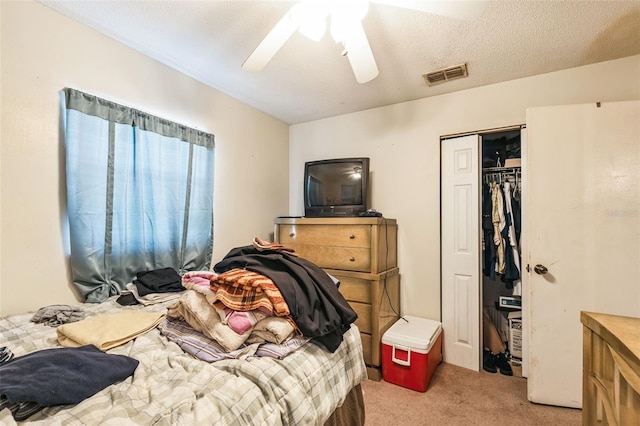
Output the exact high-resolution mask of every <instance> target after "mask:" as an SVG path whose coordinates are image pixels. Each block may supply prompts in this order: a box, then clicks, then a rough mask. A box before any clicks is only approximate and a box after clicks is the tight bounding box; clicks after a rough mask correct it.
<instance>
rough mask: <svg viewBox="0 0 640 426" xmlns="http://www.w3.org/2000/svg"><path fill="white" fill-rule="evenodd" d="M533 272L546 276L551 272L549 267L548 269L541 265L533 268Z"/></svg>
mask: <svg viewBox="0 0 640 426" xmlns="http://www.w3.org/2000/svg"><path fill="white" fill-rule="evenodd" d="M533 270H534V271H535V273H536V274H538V275H544V274H546V273H547V272H549V270H548V269H547V267H546V266H544V265H540V264H537V265H536V266H534V267H533Z"/></svg>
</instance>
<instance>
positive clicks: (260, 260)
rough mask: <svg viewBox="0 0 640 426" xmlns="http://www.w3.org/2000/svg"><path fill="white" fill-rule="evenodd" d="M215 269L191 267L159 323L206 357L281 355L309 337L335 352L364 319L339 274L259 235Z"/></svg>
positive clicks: (182, 343) (167, 333) (175, 338)
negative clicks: (347, 297)
mask: <svg viewBox="0 0 640 426" xmlns="http://www.w3.org/2000/svg"><path fill="white" fill-rule="evenodd" d="M213 269H214V271H213V272H208V271H194V272H187V273H185V274H184V276H183V277H182V286H183V287H184V288H185V289H186V291H185V292H184V294H183V295H182V296H181V297H180V299H179V300H178V301H176V302H175V303H173V304H172V305H171V306H170V307H169V310H168V312H167V317H166V318H165V319H164V320H163V321H162V322H161V323H160V324H159V326H158V327H159V329H160V331H161V332H162V333H163V334H164V335H165V336H166V337H167V338H168V339H169V340H172V341H174V342H176V343H177V344H179V345H180V346H181V347H182V348H183V350H185V351H187V352H189V353H191V354H192V355H194V356H196V357H199V358H201V359H205V360H207V361H215V360H218V359H224V358H242V357H248V356H272V357H277V358H280V357H283V356H285V355H286V354H288V353H290V352H291V351H292V350H295V349H296V348H297V347H299V346H300V345H302V344H304V343H306V342H307V341H312V342H313V343H316V344H317V345H319V346H321V347H323V348H325V349H326V350H328V351H330V352H334V351H335V350H336V349H337V348H338V346H339V345H340V343H341V342H342V336H343V334H344V332H345V331H346V330H348V329H349V327H350V325H351V323H353V322H354V321H355V320H356V318H357V315H356V313H355V312H354V311H353V309H352V308H351V307H350V306H349V304H348V303H347V301H346V300H345V299H344V297H343V296H342V295H341V294H340V292H339V291H338V284H339V283H338V282H337V280H335V279H334V278H332V277H331V276H329V275H328V274H327V273H326V272H324V271H323V270H322V269H320V268H319V267H318V266H316V265H314V264H313V263H311V262H309V261H308V260H306V259H303V258H300V257H298V256H297V255H296V253H295V252H294V251H293V250H291V249H288V248H286V247H283V246H281V245H280V244H277V243H268V242H265V241H263V240H261V239H259V238H255V239H254V240H253V244H252V245H250V246H244V247H238V248H235V249H233V250H231V251H230V252H229V253H228V254H227V255H226V256H225V257H224V258H223V259H222V261H220V262H219V263H218V264H216V265H215V266H214V268H213Z"/></svg>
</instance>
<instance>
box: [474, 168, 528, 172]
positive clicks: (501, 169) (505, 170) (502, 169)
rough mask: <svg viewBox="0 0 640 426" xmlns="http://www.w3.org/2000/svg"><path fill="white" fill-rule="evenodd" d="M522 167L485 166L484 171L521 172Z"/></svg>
mask: <svg viewBox="0 0 640 426" xmlns="http://www.w3.org/2000/svg"><path fill="white" fill-rule="evenodd" d="M521 169H522V167H484V168H483V169H482V173H496V172H507V173H509V172H513V173H515V172H519V171H520V170H521Z"/></svg>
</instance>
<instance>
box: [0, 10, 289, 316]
mask: <svg viewBox="0 0 640 426" xmlns="http://www.w3.org/2000/svg"><path fill="white" fill-rule="evenodd" d="M0 14H1V24H2V25H1V31H2V33H1V36H2V55H1V61H2V62H1V64H2V80H1V89H2V104H1V113H2V129H1V137H2V148H1V163H0V176H1V180H0V183H1V185H2V186H1V197H0V208H1V209H2V210H1V221H0V225H1V226H0V232H1V235H2V240H1V243H0V253H1V254H0V315H8V314H11V313H15V312H22V311H28V310H30V311H33V310H36V309H38V308H40V307H42V306H45V305H48V304H54V303H73V302H75V297H74V293H73V291H72V287H71V286H70V281H71V278H70V272H69V266H68V256H67V254H66V250H67V249H66V248H65V242H66V232H67V230H66V227H65V215H64V208H65V196H66V195H65V189H64V188H65V184H64V174H63V171H64V162H63V158H64V150H63V143H62V140H61V139H60V134H59V117H60V109H59V93H60V91H61V89H63V88H64V87H72V88H76V89H79V90H83V91H85V92H88V93H92V94H95V95H97V96H100V97H104V98H107V99H110V100H113V101H116V102H119V103H122V104H125V105H129V106H132V107H135V108H138V109H141V110H143V111H147V112H149V113H152V114H156V115H159V116H161V117H165V118H168V119H170V120H173V121H176V122H179V123H183V124H186V125H189V126H192V127H195V128H198V129H202V130H204V131H207V132H211V133H213V134H215V136H216V139H215V140H216V171H215V179H216V181H215V195H214V196H215V204H216V206H217V207H216V208H215V224H214V226H215V230H214V232H215V248H214V255H213V260H214V262H216V261H218V260H220V259H221V258H222V256H224V255H225V254H226V253H227V252H228V250H230V249H231V248H233V247H236V246H239V245H246V244H250V242H251V239H252V238H253V237H254V236H261V237H263V238H266V237H268V236H269V233H271V232H272V231H273V218H274V217H276V216H278V215H282V214H284V213H286V212H287V209H288V198H287V197H288V175H287V166H288V140H289V134H288V125H287V124H285V123H283V122H281V121H279V120H276V119H275V118H273V117H270V116H268V115H265V114H264V113H261V112H259V111H257V110H255V109H253V108H250V107H248V106H247V105H245V104H242V103H240V102H238V101H236V100H235V99H233V98H230V97H228V96H227V95H224V94H222V93H221V92H218V91H216V90H214V89H212V88H210V87H208V86H205V85H203V84H201V83H199V82H197V81H195V80H193V79H191V78H189V77H186V76H185V75H183V74H180V73H178V72H177V71H175V70H173V69H171V68H168V67H166V66H164V65H162V64H160V63H158V62H156V61H154V60H152V59H150V58H148V57H146V56H144V55H142V54H141V53H139V52H137V51H135V50H132V49H130V48H127V47H125V46H123V45H122V44H120V43H118V42H116V41H114V40H112V39H110V38H107V37H105V36H103V35H100V34H99V33H97V32H95V31H93V30H91V29H89V28H87V27H85V26H83V25H80V24H78V23H76V22H74V21H72V20H70V19H67V18H66V17H64V16H62V15H60V14H58V13H56V12H54V11H52V10H50V9H49V8H47V7H45V6H42V5H40V4H38V3H35V2H32V1H18V2H13V1H4V0H3V1H2V2H0Z"/></svg>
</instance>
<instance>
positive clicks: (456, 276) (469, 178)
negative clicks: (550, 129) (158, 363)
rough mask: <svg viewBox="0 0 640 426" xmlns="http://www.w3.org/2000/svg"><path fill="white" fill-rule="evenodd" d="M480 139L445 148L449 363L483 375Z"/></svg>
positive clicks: (445, 300)
mask: <svg viewBox="0 0 640 426" xmlns="http://www.w3.org/2000/svg"><path fill="white" fill-rule="evenodd" d="M479 147H480V136H479V135H471V136H464V137H459V138H454V139H447V140H443V141H442V142H441V164H440V170H441V174H442V178H441V179H442V180H441V188H440V194H441V200H440V209H441V213H440V217H441V225H440V226H441V259H442V278H441V279H442V281H441V287H442V288H441V294H442V309H441V310H442V328H443V335H444V342H443V355H444V361H445V362H447V363H450V364H454V365H458V366H461V367H465V368H469V369H471V370H476V371H477V370H479V369H480V353H481V348H480V228H479V218H480V201H479V200H480V193H479V182H480V177H479V176H480V173H479V165H478V159H479V154H478V151H479Z"/></svg>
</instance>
